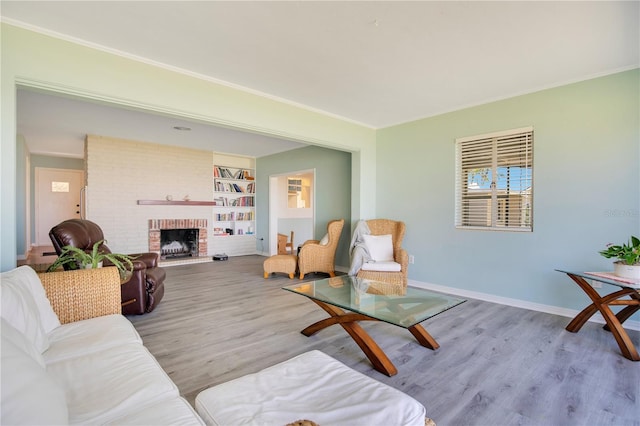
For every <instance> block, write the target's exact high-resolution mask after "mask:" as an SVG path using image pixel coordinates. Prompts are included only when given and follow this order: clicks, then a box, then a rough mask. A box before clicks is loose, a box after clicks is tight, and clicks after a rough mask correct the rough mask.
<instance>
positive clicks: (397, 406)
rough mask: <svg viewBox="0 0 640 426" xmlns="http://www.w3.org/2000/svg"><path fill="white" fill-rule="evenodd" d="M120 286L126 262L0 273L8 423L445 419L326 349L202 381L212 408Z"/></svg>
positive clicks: (411, 425)
mask: <svg viewBox="0 0 640 426" xmlns="http://www.w3.org/2000/svg"><path fill="white" fill-rule="evenodd" d="M119 287H120V280H119V276H118V272H117V270H116V268H101V269H89V270H80V271H65V272H53V273H47V274H40V275H38V274H36V273H35V272H34V271H33V270H32V269H31V268H30V267H28V266H22V267H19V268H16V269H14V270H12V271H9V272H4V273H2V274H0V290H1V299H2V310H1V317H2V329H1V331H2V333H1V334H2V346H1V347H0V348H1V355H2V359H1V364H0V365H1V368H2V383H1V384H2V386H1V390H2V402H1V405H0V412H1V419H0V424H2V425H50V424H56V425H58V424H117V425H203V424H209V425H239V424H254V425H272V424H273V425H279V426H284V425H285V424H287V423H293V422H296V421H297V420H301V419H309V420H311V421H313V422H316V423H318V424H320V425H322V426H328V425H332V424H333V425H345V424H349V425H377V424H380V425H382V424H384V425H406V426H424V425H425V424H427V425H429V424H433V423H431V421H430V419H426V418H425V408H424V406H423V405H422V404H420V403H419V402H418V401H416V400H415V399H413V398H411V397H409V396H407V395H405V394H404V393H402V392H400V391H398V390H396V389H393V388H392V387H390V386H387V385H385V384H383V383H380V382H378V381H376V380H374V379H371V378H369V377H367V376H365V375H364V374H361V373H359V372H356V371H354V370H352V369H350V368H348V367H347V366H345V365H344V364H342V363H340V362H338V361H337V360H335V359H333V358H331V357H329V356H328V355H325V354H323V353H322V352H319V351H311V352H306V353H303V354H301V355H298V356H296V357H294V358H292V359H290V360H288V361H285V362H282V363H280V364H277V365H274V366H272V367H269V368H266V369H264V370H262V371H260V372H258V373H254V374H249V375H246V376H244V377H240V378H237V379H235V380H231V381H229V382H226V383H222V384H220V385H217V386H214V387H212V388H209V389H206V390H204V391H202V392H201V393H200V394H199V395H198V396H197V398H196V407H197V410H198V413H199V414H200V415H201V416H202V417H200V416H199V415H198V414H197V413H196V412H195V411H194V410H193V408H192V407H191V406H190V405H189V403H188V402H187V401H186V400H184V399H183V398H181V397H180V395H179V391H178V389H177V387H176V386H175V384H174V383H173V382H172V381H171V379H170V378H169V376H168V375H167V374H166V373H165V372H164V370H162V368H161V367H160V365H159V364H158V362H157V361H156V359H155V358H154V357H153V356H152V355H151V353H149V351H148V350H147V349H146V348H145V347H144V346H143V345H142V340H141V338H140V336H139V334H138V333H137V331H136V330H135V329H134V327H133V326H132V324H131V323H130V322H129V320H128V319H127V318H126V317H124V316H122V315H120V314H119V313H118V312H120V309H121V308H120V288H119ZM203 419H204V421H203Z"/></svg>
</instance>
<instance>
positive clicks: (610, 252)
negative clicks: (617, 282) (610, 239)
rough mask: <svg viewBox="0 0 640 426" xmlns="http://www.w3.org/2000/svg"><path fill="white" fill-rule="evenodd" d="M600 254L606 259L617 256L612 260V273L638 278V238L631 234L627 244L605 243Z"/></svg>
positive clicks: (639, 255)
mask: <svg viewBox="0 0 640 426" xmlns="http://www.w3.org/2000/svg"><path fill="white" fill-rule="evenodd" d="M600 254H601V255H603V256H604V257H606V258H607V259H611V258H617V259H618V260H617V261H615V262H613V269H614V273H615V274H616V275H617V276H619V277H624V278H631V279H636V280H640V239H638V237H634V236H631V238H630V239H629V243H628V244H626V243H625V244H622V245H620V246H618V245H614V244H612V243H609V244H607V248H606V250H602V251H600Z"/></svg>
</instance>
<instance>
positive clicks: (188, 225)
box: [149, 219, 209, 259]
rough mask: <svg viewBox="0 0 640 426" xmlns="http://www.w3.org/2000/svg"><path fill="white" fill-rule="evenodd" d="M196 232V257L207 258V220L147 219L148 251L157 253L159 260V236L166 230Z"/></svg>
mask: <svg viewBox="0 0 640 426" xmlns="http://www.w3.org/2000/svg"><path fill="white" fill-rule="evenodd" d="M182 229H184V230H191V229H194V230H197V231H198V232H197V235H198V248H197V257H203V258H204V257H207V256H208V250H209V247H208V235H207V219H149V251H150V252H152V253H158V255H159V256H161V259H162V258H163V257H164V256H163V255H162V253H161V249H162V247H161V245H162V240H161V234H162V231H166V230H182Z"/></svg>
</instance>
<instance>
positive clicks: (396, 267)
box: [360, 261, 402, 272]
mask: <svg viewBox="0 0 640 426" xmlns="http://www.w3.org/2000/svg"><path fill="white" fill-rule="evenodd" d="M360 269H362V270H363V271H376V272H400V271H401V270H402V265H400V264H399V263H398V262H393V261H390V262H366V263H363V264H362V268H360Z"/></svg>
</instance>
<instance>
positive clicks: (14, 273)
mask: <svg viewBox="0 0 640 426" xmlns="http://www.w3.org/2000/svg"><path fill="white" fill-rule="evenodd" d="M0 280H1V281H5V280H9V281H13V282H19V283H20V284H22V285H24V286H26V288H27V289H28V290H29V293H31V296H32V297H33V300H34V301H35V303H36V307H37V308H38V312H39V313H40V321H41V323H42V329H43V330H44V332H45V333H49V332H51V330H53V329H55V328H57V327H59V326H60V320H59V319H58V315H56V313H55V312H54V311H53V308H52V307H51V303H50V302H49V299H48V298H47V293H46V292H45V290H44V287H43V286H42V282H41V281H40V278H39V277H38V274H36V271H34V270H33V268H31V267H29V266H26V265H24V266H20V267H18V268H16V269H13V270H11V271H8V272H4V273H2V278H0Z"/></svg>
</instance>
